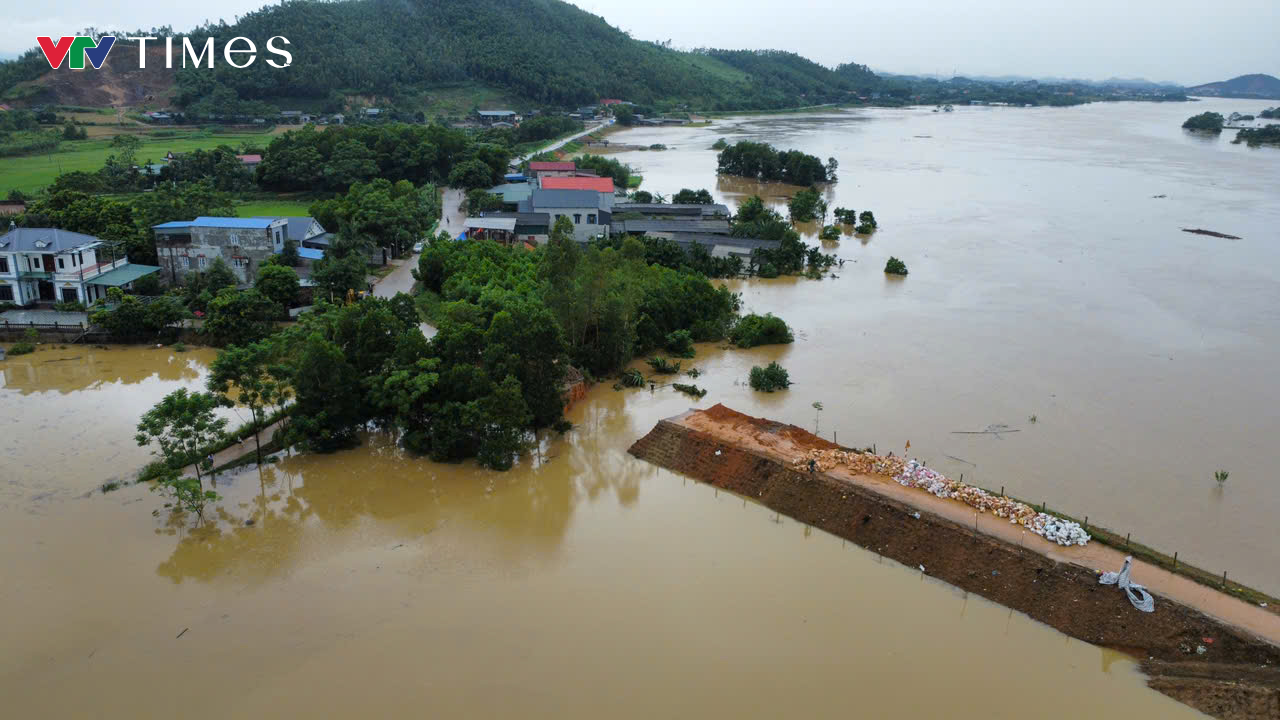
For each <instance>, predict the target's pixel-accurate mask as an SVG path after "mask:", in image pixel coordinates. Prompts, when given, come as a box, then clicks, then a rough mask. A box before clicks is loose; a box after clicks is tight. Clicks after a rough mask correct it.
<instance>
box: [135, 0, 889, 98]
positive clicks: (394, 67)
mask: <svg viewBox="0 0 1280 720" xmlns="http://www.w3.org/2000/svg"><path fill="white" fill-rule="evenodd" d="M193 35H196V36H198V37H200V38H203V37H205V36H207V35H214V36H215V37H217V38H218V39H219V40H224V39H227V38H231V37H235V36H237V35H244V36H247V37H250V38H252V39H254V40H255V41H259V40H261V41H262V42H265V40H266V38H268V37H270V36H272V35H283V36H285V37H288V38H289V40H290V41H291V45H290V46H289V49H290V50H291V51H292V52H293V54H294V63H293V67H291V68H288V69H286V70H276V69H274V68H271V67H269V66H267V65H266V63H265V62H263V61H261V60H260V61H259V62H257V63H255V64H254V65H253V66H251V67H250V68H249V69H247V70H235V69H232V68H230V67H225V66H220V67H219V69H217V70H215V71H214V72H209V71H208V70H184V71H180V72H179V73H178V88H179V92H178V95H177V100H178V102H179V104H182V105H192V104H195V103H198V102H200V103H202V104H203V105H205V106H209V109H210V110H211V111H215V112H216V111H219V110H221V111H224V112H225V111H229V110H230V108H229V106H228V103H231V102H234V101H235V100H236V98H237V97H238V98H239V99H240V100H264V101H268V102H270V101H272V100H273V99H277V98H281V97H290V98H297V97H311V98H325V97H329V96H331V95H333V94H334V93H338V92H340V93H344V94H362V95H373V96H384V97H387V96H389V97H403V96H405V95H407V94H410V93H412V92H414V91H421V90H429V89H431V88H439V87H448V86H450V85H458V84H465V83H475V84H481V85H484V86H488V87H495V88H501V89H503V90H505V91H507V92H508V93H509V94H511V95H512V96H516V97H523V98H527V99H528V100H530V101H531V102H535V103H538V104H543V105H558V106H572V105H576V104H581V103H589V102H595V101H596V100H598V99H599V98H602V97H616V98H623V99H628V100H632V101H634V102H638V103H644V104H661V105H677V104H688V105H689V106H690V107H693V108H697V109H707V110H727V109H743V108H777V107H785V106H794V105H804V104H813V103H818V102H828V101H835V100H840V99H844V98H846V97H848V95H849V91H850V90H852V89H853V86H852V85H851V84H850V83H849V82H847V81H846V80H845V79H844V78H843V77H842V76H839V75H836V74H835V73H834V72H833V71H832V70H829V69H827V68H824V67H822V66H820V65H817V64H815V63H813V62H810V61H809V60H806V59H804V58H802V57H800V56H798V55H795V54H793V53H783V52H771V51H759V52H757V51H748V50H739V51H728V50H706V51H698V52H694V53H689V52H680V51H676V50H672V49H668V48H665V47H661V46H659V45H656V44H653V43H649V42H642V41H638V40H634V39H632V38H631V37H630V36H628V35H627V34H626V33H623V32H622V31H620V30H618V29H616V28H614V27H611V26H610V25H609V24H608V23H607V22H605V21H604V20H603V19H601V18H599V17H596V16H594V15H591V14H589V13H587V12H585V11H583V10H580V9H579V8H577V7H575V6H573V5H569V4H567V3H564V2H560V1H559V0H343V1H340V2H315V1H314V0H293V1H291V2H286V3H284V4H282V5H274V6H270V7H265V8H263V9H261V10H259V11H257V12H253V13H250V14H249V15H247V16H245V17H242V18H240V20H239V22H237V23H236V24H234V25H219V26H211V27H204V28H200V29H198V30H196V31H195V32H194V33H193ZM259 46H260V47H261V46H262V43H261V42H260V43H259ZM113 60H114V58H113ZM873 77H874V76H873ZM231 92H234V93H235V96H232V95H231V94H230V93H231Z"/></svg>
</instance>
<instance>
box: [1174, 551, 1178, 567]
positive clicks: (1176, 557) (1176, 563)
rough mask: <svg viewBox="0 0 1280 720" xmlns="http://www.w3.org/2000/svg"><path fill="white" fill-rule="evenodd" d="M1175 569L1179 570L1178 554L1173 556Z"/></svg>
mask: <svg viewBox="0 0 1280 720" xmlns="http://www.w3.org/2000/svg"><path fill="white" fill-rule="evenodd" d="M1173 569H1174V570H1177V569H1178V553H1176V552H1175V553H1174V554H1173Z"/></svg>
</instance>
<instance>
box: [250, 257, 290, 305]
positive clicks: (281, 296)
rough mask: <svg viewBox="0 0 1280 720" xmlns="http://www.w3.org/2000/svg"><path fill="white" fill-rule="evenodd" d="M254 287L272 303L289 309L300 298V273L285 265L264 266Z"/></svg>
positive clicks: (261, 267) (259, 269)
mask: <svg viewBox="0 0 1280 720" xmlns="http://www.w3.org/2000/svg"><path fill="white" fill-rule="evenodd" d="M253 286H254V288H256V289H257V290H258V291H259V292H261V293H262V294H263V295H265V296H267V298H268V299H269V300H271V301H272V302H274V303H276V304H277V305H279V306H281V307H282V308H287V307H289V306H290V305H291V304H293V301H294V299H295V298H297V297H298V273H296V272H294V270H293V268H291V267H285V266H283V265H262V266H260V267H259V268H258V279H257V281H256V282H255V283H254V285H253Z"/></svg>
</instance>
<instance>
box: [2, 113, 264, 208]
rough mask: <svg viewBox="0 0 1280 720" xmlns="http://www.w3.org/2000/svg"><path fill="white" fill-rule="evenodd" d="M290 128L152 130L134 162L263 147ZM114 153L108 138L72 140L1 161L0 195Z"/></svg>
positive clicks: (97, 164) (35, 186)
mask: <svg viewBox="0 0 1280 720" xmlns="http://www.w3.org/2000/svg"><path fill="white" fill-rule="evenodd" d="M287 129H289V128H287V127H280V128H271V129H267V130H227V131H222V132H205V131H202V130H198V129H174V130H172V131H171V132H173V133H174V134H173V136H172V137H156V136H155V133H156V132H165V131H164V130H160V131H157V130H151V131H150V132H148V133H145V134H140V135H139V138H140V139H141V140H142V146H141V147H140V148H139V149H138V154H137V161H138V163H139V164H143V163H146V162H161V158H163V157H164V154H165V153H166V152H168V151H170V150H172V151H174V152H188V151H191V150H200V149H208V148H214V147H217V146H219V145H230V146H231V147H239V145H240V144H241V143H244V142H248V143H251V144H253V145H266V144H267V143H269V142H271V138H272V137H273V136H275V135H276V134H279V133H281V132H284V131H285V130H287ZM114 152H115V149H114V148H112V147H111V141H110V140H108V139H94V138H90V139H88V140H75V141H72V142H64V143H62V145H61V146H60V147H59V149H58V150H57V151H56V152H53V153H48V154H44V155H25V156H21V157H7V158H3V159H0V194H3V193H7V192H8V191H9V190H12V189H15V188H16V189H18V190H22V191H23V192H34V191H37V190H40V189H41V188H43V187H46V186H47V185H49V184H50V183H52V182H53V180H54V178H56V177H57V176H58V175H60V174H62V173H66V172H71V171H73V170H84V171H88V172H93V171H95V170H98V169H99V168H101V167H102V165H103V163H105V162H106V160H107V156H108V155H111V154H113V153H114Z"/></svg>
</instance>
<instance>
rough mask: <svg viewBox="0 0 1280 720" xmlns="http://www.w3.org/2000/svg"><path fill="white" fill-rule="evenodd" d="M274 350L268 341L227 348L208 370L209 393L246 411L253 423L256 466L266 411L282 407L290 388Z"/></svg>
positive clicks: (260, 457) (260, 454) (260, 455)
mask: <svg viewBox="0 0 1280 720" xmlns="http://www.w3.org/2000/svg"><path fill="white" fill-rule="evenodd" d="M273 350H274V348H273V347H272V345H271V344H270V342H268V341H260V342H256V343H253V344H250V345H244V346H237V345H229V346H227V348H226V349H224V350H223V351H222V352H220V353H218V357H217V359H216V360H214V361H213V365H212V366H211V367H210V368H209V370H210V373H209V390H210V391H212V392H215V393H218V394H219V395H221V396H222V397H223V398H225V400H226V402H227V403H232V402H233V398H232V394H233V393H234V401H235V402H239V403H240V404H241V405H243V406H245V407H247V408H249V414H250V416H251V418H252V420H253V444H254V448H255V450H256V451H257V460H258V464H259V465H261V464H262V443H261V441H260V440H259V435H260V433H261V430H262V424H263V420H264V419H265V418H266V411H267V408H269V407H277V406H281V405H283V404H284V403H285V402H286V401H287V400H288V399H289V396H290V390H289V385H288V384H287V383H286V382H284V380H283V378H284V377H285V376H286V375H287V373H286V372H285V371H284V369H283V368H281V367H279V366H277V365H276V364H275V360H276V358H275V357H274V352H273Z"/></svg>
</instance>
